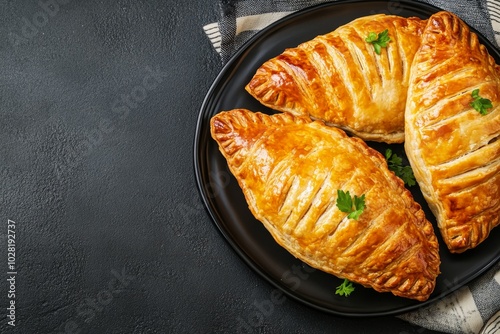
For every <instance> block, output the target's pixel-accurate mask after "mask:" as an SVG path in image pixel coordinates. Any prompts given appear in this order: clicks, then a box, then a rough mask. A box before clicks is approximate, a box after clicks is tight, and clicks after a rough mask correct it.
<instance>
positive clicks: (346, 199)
mask: <svg viewBox="0 0 500 334" xmlns="http://www.w3.org/2000/svg"><path fill="white" fill-rule="evenodd" d="M353 204H354V208H353ZM337 207H338V208H339V209H340V211H342V212H346V213H348V214H349V215H347V218H349V219H358V218H359V216H360V215H361V214H362V213H363V211H364V209H365V195H364V194H363V195H361V197H358V196H356V195H354V198H352V197H351V194H349V191H346V192H344V191H343V190H337Z"/></svg>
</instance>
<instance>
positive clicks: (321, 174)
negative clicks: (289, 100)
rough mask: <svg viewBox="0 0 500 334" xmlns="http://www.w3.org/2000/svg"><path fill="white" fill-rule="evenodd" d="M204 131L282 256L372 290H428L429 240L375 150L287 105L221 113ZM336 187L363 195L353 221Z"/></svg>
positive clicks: (432, 239) (434, 261)
mask: <svg viewBox="0 0 500 334" xmlns="http://www.w3.org/2000/svg"><path fill="white" fill-rule="evenodd" d="M211 133H212V137H213V138H214V139H215V140H216V141H217V143H218V144H219V149H220V151H221V152H222V154H223V155H224V157H225V158H226V160H227V163H228V166H229V168H230V170H231V172H232V173H233V174H234V176H235V177H236V179H237V180H238V183H239V185H240V187H241V189H242V190H243V193H244V195H245V198H246V200H247V202H248V206H249V208H250V210H251V212H252V213H253V215H254V216H255V217H256V218H257V219H258V220H260V221H261V222H262V223H263V225H264V226H265V227H266V229H267V230H268V231H269V232H270V233H271V235H272V236H273V237H274V239H275V240H276V242H277V243H278V244H280V245H281V246H283V247H284V248H285V249H287V250H288V251H289V252H290V253H291V254H292V255H294V256H295V257H297V258H299V259H300V260H302V261H303V262H305V263H307V264H308V265H310V266H312V267H314V268H317V269H320V270H323V271H325V272H327V273H330V274H333V275H335V276H337V277H340V278H347V279H349V280H351V281H353V282H356V283H359V284H362V285H363V286H366V287H372V288H373V289H375V290H376V291H380V292H392V293H393V294H394V295H397V296H401V297H406V298H411V299H416V300H419V301H423V300H426V299H428V297H429V295H430V294H431V292H432V291H433V289H434V286H435V280H436V276H437V275H438V273H439V264H440V258H439V254H438V244H437V239H436V236H435V234H434V231H433V227H432V225H431V224H430V223H429V222H428V221H427V220H426V219H425V215H424V212H423V211H422V209H421V207H420V205H419V204H418V203H416V202H415V201H414V200H413V198H412V196H411V194H410V192H409V191H408V190H406V188H405V187H404V185H403V182H402V181H401V180H400V179H399V178H397V177H396V176H395V175H394V174H393V173H392V172H390V171H389V169H388V168H387V164H386V162H385V159H384V157H383V156H382V155H381V154H379V153H378V152H377V151H375V150H373V149H371V148H369V147H368V146H367V145H366V144H365V143H364V142H363V141H362V140H361V139H359V138H355V137H348V136H347V135H346V134H345V132H343V131H342V130H340V129H337V128H334V127H329V126H327V125H325V124H324V123H323V122H320V121H311V120H310V118H308V117H300V116H293V115H291V114H289V113H278V114H275V115H273V116H269V115H266V114H262V113H253V112H251V111H248V110H244V109H235V110H231V111H226V112H221V113H219V114H217V115H215V116H214V117H213V118H212V119H211ZM337 190H343V191H349V192H350V194H352V195H357V196H358V197H360V196H362V195H363V194H364V195H365V209H364V211H363V213H362V214H361V215H360V217H359V218H358V219H357V220H354V219H349V218H348V217H347V213H344V212H341V211H340V210H339V208H338V207H337V206H336V199H337V198H336V197H337Z"/></svg>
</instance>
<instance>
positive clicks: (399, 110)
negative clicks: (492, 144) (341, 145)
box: [245, 14, 426, 143]
mask: <svg viewBox="0 0 500 334" xmlns="http://www.w3.org/2000/svg"><path fill="white" fill-rule="evenodd" d="M425 24H426V21H425V20H421V19H419V18H404V17H399V16H393V15H384V14H377V15H371V16H366V17H362V18H359V19H356V20H354V21H352V22H350V23H348V24H346V25H344V26H341V27H339V28H337V29H336V30H335V31H333V32H331V33H328V34H326V35H321V36H317V37H316V38H314V39H312V40H310V41H308V42H305V43H303V44H300V45H299V46H297V47H295V48H290V49H287V50H285V51H284V52H283V53H282V54H280V55H278V56H277V57H275V58H273V59H270V60H269V61H267V62H265V63H264V64H262V66H261V67H259V68H258V69H257V72H256V73H255V75H254V76H253V78H252V79H251V81H250V82H249V83H248V84H247V86H246V87H245V89H246V90H247V91H248V92H249V93H250V94H251V95H252V96H253V97H255V98H256V99H257V100H258V101H260V102H261V103H262V104H263V105H265V106H267V107H269V108H272V109H274V110H278V111H288V112H290V113H292V114H295V115H308V116H310V117H312V118H314V119H320V120H323V121H325V122H326V123H328V124H329V125H334V126H337V127H340V128H342V129H344V130H346V131H349V132H350V133H352V134H355V135H357V136H358V137H360V138H362V139H364V140H373V141H382V142H387V143H401V142H403V140H404V110H405V103H406V93H407V86H408V78H409V73H410V65H411V63H412V61H413V57H414V55H415V52H416V51H417V49H418V47H419V46H420V34H421V31H422V30H423V28H424V27H425ZM385 29H388V32H389V37H390V39H391V41H390V42H389V43H388V45H387V47H385V48H382V51H381V54H380V55H378V54H376V53H375V51H374V47H373V45H372V44H369V43H367V42H366V41H365V38H366V37H367V36H368V34H369V33H370V32H375V33H380V32H382V31H384V30H385Z"/></svg>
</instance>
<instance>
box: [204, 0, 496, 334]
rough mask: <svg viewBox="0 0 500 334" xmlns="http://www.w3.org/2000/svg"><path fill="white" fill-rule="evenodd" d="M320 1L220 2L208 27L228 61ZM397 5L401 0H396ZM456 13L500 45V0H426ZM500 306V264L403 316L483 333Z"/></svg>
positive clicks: (459, 330)
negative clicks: (283, 20) (268, 30)
mask: <svg viewBox="0 0 500 334" xmlns="http://www.w3.org/2000/svg"><path fill="white" fill-rule="evenodd" d="M325 2H328V1H321V0H288V1H283V0H281V1H280V0H220V18H219V20H218V21H217V22H213V23H209V24H206V25H205V26H203V30H204V32H205V34H206V35H207V37H208V38H209V39H210V42H211V43H212V45H213V47H214V49H215V51H216V52H217V53H219V54H220V56H221V60H222V63H223V64H225V63H227V62H228V61H229V59H231V57H232V55H233V54H234V53H235V52H236V51H237V50H238V49H239V48H240V47H241V46H242V45H243V44H244V43H245V42H246V41H247V40H248V39H249V38H250V37H252V36H253V35H254V34H255V33H257V32H258V31H260V30H262V29H263V28H265V27H267V26H268V25H269V24H271V23H273V22H275V21H277V20H279V19H281V18H283V17H285V16H286V15H288V14H291V13H293V12H295V11H297V10H300V9H303V8H305V7H309V6H312V5H317V4H320V3H325ZM393 2H394V4H395V5H397V1H393ZM422 2H425V3H428V4H431V5H434V6H437V7H439V8H442V9H444V10H448V11H451V12H453V13H455V14H457V15H458V16H459V17H460V18H462V19H463V20H464V21H465V22H467V24H469V25H470V26H472V27H474V28H475V29H477V30H478V31H479V32H480V33H481V34H482V35H483V36H484V37H486V38H487V39H488V40H489V41H490V42H492V43H493V45H496V46H500V0H456V1H446V0H426V1H422ZM499 309H500V262H498V263H497V264H496V265H494V266H493V268H491V269H489V270H488V271H487V272H486V273H484V274H483V275H481V276H480V277H479V278H477V279H476V280H474V281H472V282H471V283H470V284H469V285H467V286H464V287H462V288H461V289H459V290H457V291H455V292H454V293H452V294H451V295H449V296H447V297H445V298H443V299H441V300H439V301H437V302H435V303H433V304H431V305H429V306H426V307H423V308H421V309H418V310H416V311H413V312H410V313H405V314H402V315H399V316H398V317H399V318H401V319H403V320H406V321H408V322H410V323H412V324H415V325H418V326H420V327H421V328H422V331H425V330H424V328H427V329H431V330H436V331H441V332H445V333H457V334H459V333H460V334H462V333H473V334H476V333H479V332H480V330H481V328H482V327H483V325H484V324H485V323H486V322H487V321H488V319H489V318H490V317H492V316H493V315H494V314H495V313H496V312H497V311H498V310H499Z"/></svg>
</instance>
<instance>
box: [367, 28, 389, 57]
mask: <svg viewBox="0 0 500 334" xmlns="http://www.w3.org/2000/svg"><path fill="white" fill-rule="evenodd" d="M365 41H366V42H368V43H370V44H373V48H374V49H375V53H376V54H378V55H379V54H380V50H381V49H382V48H385V47H386V46H387V43H389V42H390V41H391V38H390V37H389V30H388V29H385V30H384V31H382V32H381V33H379V34H377V33H374V32H370V33H369V34H368V37H366V38H365Z"/></svg>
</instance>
